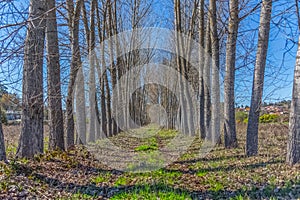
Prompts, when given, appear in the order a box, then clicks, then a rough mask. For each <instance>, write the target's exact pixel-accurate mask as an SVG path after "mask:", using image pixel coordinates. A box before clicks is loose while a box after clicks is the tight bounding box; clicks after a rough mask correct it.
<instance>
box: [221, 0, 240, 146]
mask: <svg viewBox="0 0 300 200" xmlns="http://www.w3.org/2000/svg"><path fill="white" fill-rule="evenodd" d="M229 7H230V8H229V12H230V17H229V24H228V37H227V44H226V75H225V81H224V140H225V147H226V148H236V147H237V138H236V126H235V108H234V106H235V103H234V102H235V100H234V86H235V81H234V80H235V60H236V41H237V36H238V27H239V18H238V14H239V10H238V9H239V2H238V0H230V2H229Z"/></svg>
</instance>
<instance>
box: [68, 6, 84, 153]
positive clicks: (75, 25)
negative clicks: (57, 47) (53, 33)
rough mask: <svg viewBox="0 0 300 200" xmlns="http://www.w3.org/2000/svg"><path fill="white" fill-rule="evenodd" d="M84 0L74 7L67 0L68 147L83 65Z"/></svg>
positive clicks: (72, 140) (71, 134)
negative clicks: (69, 51) (81, 25)
mask: <svg viewBox="0 0 300 200" xmlns="http://www.w3.org/2000/svg"><path fill="white" fill-rule="evenodd" d="M82 3H83V0H77V1H76V6H75V9H74V2H73V0H67V9H68V17H69V30H70V38H71V49H72V60H71V70H70V71H71V72H70V81H69V85H68V96H67V103H66V110H67V127H66V129H67V130H66V132H67V148H68V149H69V148H70V147H72V146H74V144H75V140H74V138H75V137H74V115H73V101H74V87H75V80H76V77H77V72H78V69H79V68H80V67H81V57H80V47H79V16H80V10H81V5H82Z"/></svg>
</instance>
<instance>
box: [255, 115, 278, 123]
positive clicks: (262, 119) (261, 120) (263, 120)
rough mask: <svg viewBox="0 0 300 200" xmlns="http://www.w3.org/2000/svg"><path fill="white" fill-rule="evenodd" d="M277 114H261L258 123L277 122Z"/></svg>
mask: <svg viewBox="0 0 300 200" xmlns="http://www.w3.org/2000/svg"><path fill="white" fill-rule="evenodd" d="M278 119H279V116H278V115H276V114H263V115H262V116H260V117H259V123H274V122H278Z"/></svg>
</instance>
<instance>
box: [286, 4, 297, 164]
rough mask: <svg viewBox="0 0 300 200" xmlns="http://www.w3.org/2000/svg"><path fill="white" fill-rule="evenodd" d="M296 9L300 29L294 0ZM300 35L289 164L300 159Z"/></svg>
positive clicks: (288, 150) (287, 159)
mask: <svg viewBox="0 0 300 200" xmlns="http://www.w3.org/2000/svg"><path fill="white" fill-rule="evenodd" d="M296 9H297V17H298V29H300V16H299V4H298V0H296ZM299 79H300V37H299V41H298V50H297V55H296V64H295V72H294V85H293V97H292V105H291V111H290V125H289V126H290V127H289V129H290V130H289V137H288V143H287V144H288V145H287V156H286V162H287V163H288V164H290V165H293V164H295V163H298V162H299V161H300V121H299V120H300V119H299V116H300V106H299V105H300V97H299V95H300V91H299V90H300V80H299Z"/></svg>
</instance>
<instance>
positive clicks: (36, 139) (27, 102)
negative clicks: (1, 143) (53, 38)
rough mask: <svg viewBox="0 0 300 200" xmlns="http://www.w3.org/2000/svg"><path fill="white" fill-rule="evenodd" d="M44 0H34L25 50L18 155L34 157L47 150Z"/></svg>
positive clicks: (30, 10)
mask: <svg viewBox="0 0 300 200" xmlns="http://www.w3.org/2000/svg"><path fill="white" fill-rule="evenodd" d="M46 9H47V6H46V1H45V0H31V1H30V8H29V20H28V21H29V23H28V28H27V36H26V40H25V50H24V66H23V88H22V104H23V106H22V123H21V127H22V129H21V136H20V141H19V146H18V150H17V157H27V158H32V157H33V156H34V155H36V154H41V153H43V149H44V135H43V134H44V128H43V118H44V109H43V108H44V102H43V56H44V43H45V27H46V20H45V16H44V15H45V12H46Z"/></svg>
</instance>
